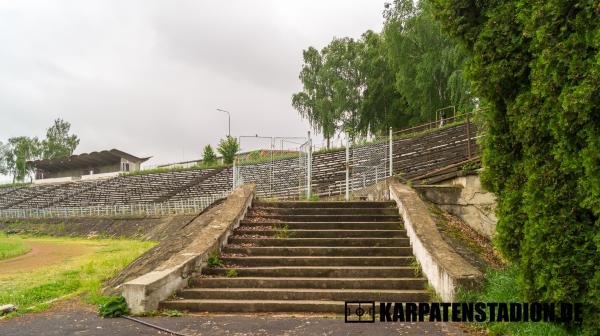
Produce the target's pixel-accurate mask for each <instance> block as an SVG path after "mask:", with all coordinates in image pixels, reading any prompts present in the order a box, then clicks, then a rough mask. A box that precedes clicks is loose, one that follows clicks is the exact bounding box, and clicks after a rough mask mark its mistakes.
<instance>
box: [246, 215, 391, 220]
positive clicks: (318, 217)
mask: <svg viewBox="0 0 600 336" xmlns="http://www.w3.org/2000/svg"><path fill="white" fill-rule="evenodd" d="M256 218H260V219H261V220H263V221H266V222H268V221H269V220H274V221H278V222H398V221H400V216H399V215H398V214H395V215H272V214H269V215H261V216H252V215H250V216H246V217H245V219H246V220H248V221H251V222H252V221H253V220H255V219H256Z"/></svg>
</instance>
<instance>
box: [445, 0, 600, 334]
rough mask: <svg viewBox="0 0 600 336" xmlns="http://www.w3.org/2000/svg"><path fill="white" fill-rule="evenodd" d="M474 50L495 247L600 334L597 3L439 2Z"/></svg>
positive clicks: (526, 294)
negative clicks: (575, 305)
mask: <svg viewBox="0 0 600 336" xmlns="http://www.w3.org/2000/svg"><path fill="white" fill-rule="evenodd" d="M434 2H435V8H436V9H435V11H436V17H437V18H438V19H439V20H440V21H441V22H442V24H443V27H444V29H445V30H446V31H447V32H449V34H450V35H452V36H454V37H455V38H456V39H457V40H458V41H459V43H461V45H462V46H464V47H465V49H466V50H468V51H469V52H470V56H471V59H470V63H469V66H468V69H467V71H468V73H469V76H470V78H471V80H472V85H473V91H474V94H475V95H476V96H479V97H481V98H482V100H483V101H485V103H486V104H487V105H489V109H487V110H486V112H485V120H486V124H487V125H486V127H487V130H488V134H487V136H486V138H485V140H484V141H485V143H484V147H485V148H484V155H483V164H484V167H485V172H484V173H483V175H482V180H483V182H484V184H485V186H486V187H488V188H489V189H490V190H492V191H493V192H494V193H496V195H497V196H498V202H499V203H498V209H497V213H498V215H499V222H498V225H497V230H498V234H497V242H498V245H499V247H500V248H501V250H502V251H503V253H504V254H505V255H506V256H507V257H509V258H510V259H512V260H514V261H515V263H517V264H518V279H519V285H520V288H521V289H522V295H523V298H524V299H526V300H541V301H569V302H573V301H579V302H584V303H585V304H586V305H587V308H586V312H585V322H584V325H585V331H586V333H587V334H598V333H600V331H599V330H600V322H599V321H600V252H599V250H600V219H599V217H600V52H599V50H600V19H598V17H599V16H600V5H599V4H598V1H597V0H596V1H569V0H548V1H531V0H520V1H470V0H434Z"/></svg>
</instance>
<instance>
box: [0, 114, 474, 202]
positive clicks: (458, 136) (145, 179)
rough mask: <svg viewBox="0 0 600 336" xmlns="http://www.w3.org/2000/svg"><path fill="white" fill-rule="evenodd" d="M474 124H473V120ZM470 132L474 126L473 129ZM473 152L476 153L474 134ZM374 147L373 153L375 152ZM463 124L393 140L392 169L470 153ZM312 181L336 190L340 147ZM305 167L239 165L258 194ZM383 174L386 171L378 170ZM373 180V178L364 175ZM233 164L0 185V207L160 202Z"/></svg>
mask: <svg viewBox="0 0 600 336" xmlns="http://www.w3.org/2000/svg"><path fill="white" fill-rule="evenodd" d="M471 127H473V126H471ZM472 131H473V132H471V134H472V135H474V133H475V132H474V131H475V130H474V129H472ZM470 144H471V145H470V146H471V153H476V151H477V148H476V147H477V145H476V142H475V140H474V139H471V142H470ZM387 151H389V149H388V144H387V143H385V142H384V143H379V144H371V145H368V146H366V147H354V148H352V150H351V153H350V160H351V167H352V169H353V171H357V170H359V169H360V167H364V166H374V165H378V164H380V165H381V167H383V170H385V167H386V166H387V161H388V160H389V159H388V158H387ZM374 153H375V154H374ZM467 153H468V151H467V137H466V126H465V124H462V125H457V126H451V127H448V128H444V129H441V130H435V131H433V132H430V133H426V134H423V135H420V136H415V137H410V138H403V139H397V140H395V141H393V161H394V173H395V174H400V175H401V176H402V177H403V178H405V179H410V178H412V177H416V176H421V175H423V174H426V173H428V172H431V171H434V170H436V169H439V168H441V167H445V166H448V165H452V164H455V163H458V162H463V161H465V160H467V159H468V155H467ZM312 162H313V165H312V172H313V175H312V187H313V191H315V192H316V194H317V195H336V194H339V193H342V192H344V188H343V187H341V186H342V185H343V184H344V181H345V178H346V154H345V151H344V150H339V151H334V152H329V153H316V154H314V155H313V160H312ZM305 174H306V168H305V167H300V164H299V158H289V159H281V160H276V161H274V163H273V164H272V163H271V162H265V163H262V164H255V165H252V166H247V167H242V169H241V175H242V178H243V182H244V183H256V184H257V194H258V195H259V196H273V197H277V198H282V199H286V198H298V197H299V196H303V192H304V190H303V188H304V187H305V185H306V182H305V181H304V179H305V178H306V175H305ZM381 176H385V172H384V173H383V174H382V175H381ZM351 178H352V179H353V180H352V181H351V183H352V185H353V186H356V185H361V183H362V182H361V181H359V179H362V177H361V176H360V175H359V174H356V175H353V176H351ZM371 179H372V178H371ZM367 182H369V183H372V182H373V181H367ZM232 184H233V172H232V169H231V168H214V169H193V170H180V171H171V172H162V173H148V174H141V175H130V176H119V177H115V178H111V179H106V180H102V181H96V182H77V183H64V184H52V185H33V186H18V187H3V188H0V209H8V208H17V209H18V208H20V209H27V208H47V207H82V206H96V205H100V206H103V205H125V204H140V203H141V204H144V203H161V202H166V201H170V200H172V201H178V200H187V199H190V198H197V197H203V196H210V195H217V194H222V193H224V192H226V191H228V190H230V189H231V188H232Z"/></svg>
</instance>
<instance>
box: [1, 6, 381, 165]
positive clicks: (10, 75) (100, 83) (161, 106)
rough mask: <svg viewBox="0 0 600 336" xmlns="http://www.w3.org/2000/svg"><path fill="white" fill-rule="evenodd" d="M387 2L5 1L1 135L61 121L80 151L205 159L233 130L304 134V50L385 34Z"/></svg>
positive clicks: (160, 159) (34, 132)
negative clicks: (208, 147) (296, 103)
mask: <svg viewBox="0 0 600 336" xmlns="http://www.w3.org/2000/svg"><path fill="white" fill-rule="evenodd" d="M384 2H385V0H381V1H378V0H376V1H374V0H352V1H348V0H335V1H329V0H297V1H290V0H285V1H282V0H272V1H250V0H247V1H233V0H230V1H200V0H196V1H150V0H139V1H125V0H114V1H112V0H111V1H109V0H99V1H87V0H85V1H83V0H72V1H24V0H18V1H8V0H6V1H5V0H0V74H1V75H0V116H1V122H0V141H6V139H8V138H9V137H12V136H20V135H27V136H38V137H43V136H44V134H45V130H46V128H47V127H48V126H50V124H51V123H52V120H54V119H55V118H58V117H60V118H63V119H65V120H67V121H69V122H70V123H71V124H72V131H73V132H74V133H76V134H77V135H78V136H79V138H80V139H81V143H80V145H79V147H78V148H77V150H76V153H83V152H89V151H94V150H103V149H110V148H118V149H121V150H124V151H126V152H130V153H131V154H134V155H139V156H153V157H154V159H153V161H154V162H155V163H164V162H173V161H181V160H183V159H185V160H191V159H196V158H199V157H200V155H201V149H202V146H204V145H205V144H209V143H210V144H212V145H213V146H214V145H216V143H217V142H218V139H219V138H221V137H223V136H225V135H226V134H227V115H226V114H224V113H221V112H218V111H216V110H215V109H216V108H222V109H226V110H229V111H231V132H232V135H235V136H238V135H254V134H259V135H266V136H302V135H305V134H306V131H308V130H309V126H308V123H307V122H306V121H303V120H301V118H300V117H299V115H298V113H297V112H296V111H295V110H294V109H293V108H292V106H291V104H290V101H291V95H292V94H293V93H294V92H296V91H298V90H299V89H300V88H301V85H300V82H299V80H298V73H299V71H300V67H301V64H302V50H303V49H306V48H307V47H308V46H311V45H312V46H315V47H318V48H321V47H323V46H324V45H326V44H327V43H328V42H329V41H331V39H332V38H333V37H334V36H335V37H343V36H351V37H359V36H360V35H361V33H363V32H364V31H366V30H367V29H373V30H376V31H380V30H381V27H382V23H383V18H382V15H381V13H382V11H383V5H384Z"/></svg>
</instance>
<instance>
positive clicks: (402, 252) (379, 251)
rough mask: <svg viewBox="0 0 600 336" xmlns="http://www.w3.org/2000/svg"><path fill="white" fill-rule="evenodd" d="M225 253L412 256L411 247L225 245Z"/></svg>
mask: <svg viewBox="0 0 600 336" xmlns="http://www.w3.org/2000/svg"><path fill="white" fill-rule="evenodd" d="M222 251H223V253H225V254H242V255H254V256H368V257H374V256H390V257H392V256H410V255H412V249H411V248H410V247H362V246H359V247H331V246H329V247H300V246H294V247H288V246H276V247H265V246H263V247H236V246H230V245H225V247H224V248H223V249H222Z"/></svg>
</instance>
